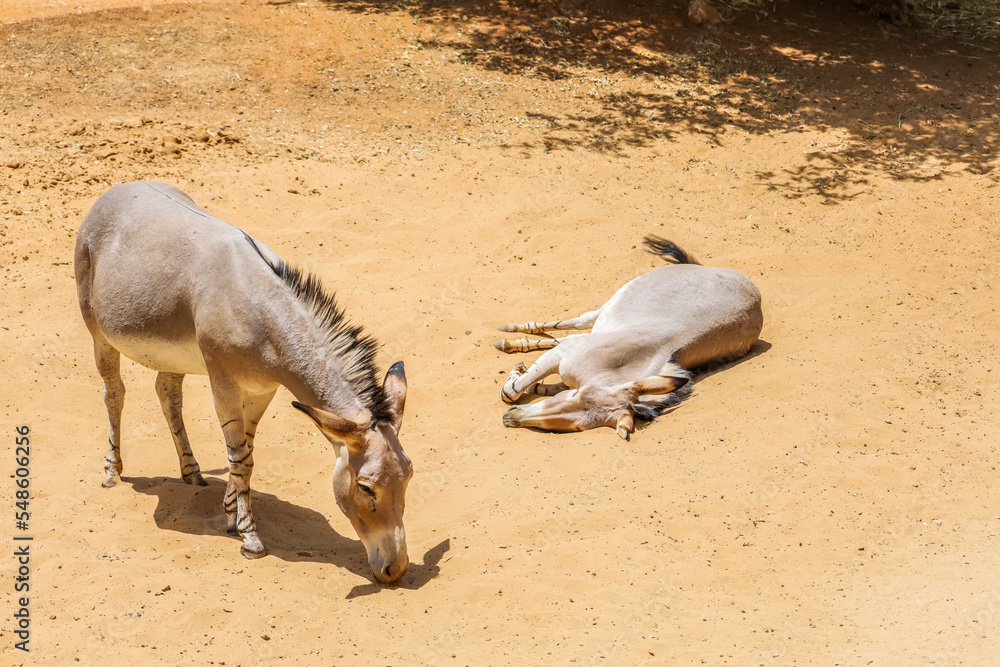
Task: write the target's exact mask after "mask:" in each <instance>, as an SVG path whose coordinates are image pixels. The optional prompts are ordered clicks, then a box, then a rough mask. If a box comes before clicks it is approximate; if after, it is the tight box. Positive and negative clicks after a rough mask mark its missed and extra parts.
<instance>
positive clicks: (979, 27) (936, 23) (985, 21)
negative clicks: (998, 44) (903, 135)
mask: <svg viewBox="0 0 1000 667" xmlns="http://www.w3.org/2000/svg"><path fill="white" fill-rule="evenodd" d="M788 2H789V0H714V2H713V4H715V5H716V6H717V7H718V8H719V9H721V10H724V11H726V12H728V13H738V12H742V11H747V10H756V11H765V12H767V13H769V14H771V13H776V12H780V11H781V7H782V6H783V5H785V6H787V4H788ZM844 4H845V7H847V6H849V5H848V4H847V2H846V0H844ZM913 23H914V26H915V28H916V29H917V30H918V31H920V32H922V33H925V34H934V35H951V36H956V37H964V38H972V39H978V40H992V39H1000V2H997V0H917V10H916V14H915V16H914V21H913Z"/></svg>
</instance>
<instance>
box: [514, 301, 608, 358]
mask: <svg viewBox="0 0 1000 667" xmlns="http://www.w3.org/2000/svg"><path fill="white" fill-rule="evenodd" d="M600 314H601V309H600V308H598V309H597V310H592V311H590V312H589V313H584V314H583V315H580V316H579V317H574V318H573V319H571V320H556V321H555V322H541V323H539V322H526V323H524V324H505V325H504V326H502V327H497V331H506V332H507V333H530V334H540V333H545V332H546V331H554V330H559V329H589V328H591V327H592V326H594V321H595V320H596V319H597V316H598V315H600ZM506 351H507V350H504V352H506Z"/></svg>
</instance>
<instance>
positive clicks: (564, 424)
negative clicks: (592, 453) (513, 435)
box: [503, 375, 688, 440]
mask: <svg viewBox="0 0 1000 667" xmlns="http://www.w3.org/2000/svg"><path fill="white" fill-rule="evenodd" d="M687 382H688V379H687V378H685V377H668V376H665V375H654V376H653V377H648V378H645V379H643V380H635V381H633V382H625V383H623V384H618V385H614V386H599V385H584V386H582V387H580V388H579V389H567V390H566V391H562V392H560V393H558V394H556V395H555V396H552V397H551V398H547V399H545V400H543V401H539V402H538V403H531V404H528V405H518V406H516V407H513V408H511V409H510V410H508V411H507V413H506V414H504V416H503V423H504V426H512V427H513V426H524V427H529V428H541V429H545V430H546V431H559V432H566V431H585V430H587V429H591V428H598V427H599V426H610V427H612V428H614V429H615V430H617V431H618V435H620V436H621V437H622V438H624V439H625V440H628V438H629V435H630V434H631V433H632V431H633V430H635V426H634V418H635V408H634V407H633V405H634V404H635V402H636V401H637V400H639V397H640V396H648V395H652V394H666V393H669V392H671V391H674V390H676V389H680V388H681V387H683V386H684V385H685V384H687Z"/></svg>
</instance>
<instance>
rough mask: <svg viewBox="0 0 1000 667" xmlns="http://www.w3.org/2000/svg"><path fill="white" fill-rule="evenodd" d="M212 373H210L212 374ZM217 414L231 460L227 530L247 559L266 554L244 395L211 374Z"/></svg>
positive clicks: (225, 508) (225, 504)
mask: <svg viewBox="0 0 1000 667" xmlns="http://www.w3.org/2000/svg"><path fill="white" fill-rule="evenodd" d="M209 372H210V373H211V371H209ZM209 378H210V380H211V383H212V395H213V397H214V398H215V412H216V414H217V415H218V416H219V423H220V424H221V425H222V434H223V436H225V438H226V455H227V457H228V459H229V483H228V484H227V485H226V495H225V497H224V499H223V505H222V506H223V509H224V510H225V512H226V531H227V532H228V533H230V534H236V533H239V534H240V535H242V536H243V545H242V546H241V547H240V553H242V554H243V555H244V556H246V557H247V558H261V557H262V556H265V555H267V550H266V549H265V548H264V543H263V542H261V541H260V537H259V536H258V535H257V524H256V523H255V522H254V520H253V512H252V511H251V507H250V478H251V476H252V475H253V450H252V448H251V446H250V443H251V439H250V438H248V437H247V435H246V434H247V431H248V430H249V429H247V428H246V425H245V424H244V419H243V405H242V403H243V401H242V399H243V396H242V392H241V391H240V389H239V387H238V386H237V385H236V383H234V382H231V381H229V380H228V379H226V378H219V377H217V376H215V375H209Z"/></svg>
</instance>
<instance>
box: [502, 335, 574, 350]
mask: <svg viewBox="0 0 1000 667" xmlns="http://www.w3.org/2000/svg"><path fill="white" fill-rule="evenodd" d="M558 344H559V339H558V338H543V339H541V340H529V339H527V338H518V339H517V340H506V339H503V338H501V339H500V340H495V341H493V347H495V348H496V349H498V350H500V351H501V352H534V351H535V350H548V349H550V348H553V347H555V346H556V345H558Z"/></svg>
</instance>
